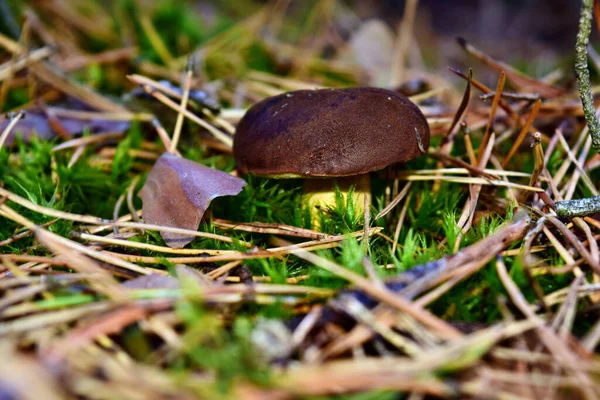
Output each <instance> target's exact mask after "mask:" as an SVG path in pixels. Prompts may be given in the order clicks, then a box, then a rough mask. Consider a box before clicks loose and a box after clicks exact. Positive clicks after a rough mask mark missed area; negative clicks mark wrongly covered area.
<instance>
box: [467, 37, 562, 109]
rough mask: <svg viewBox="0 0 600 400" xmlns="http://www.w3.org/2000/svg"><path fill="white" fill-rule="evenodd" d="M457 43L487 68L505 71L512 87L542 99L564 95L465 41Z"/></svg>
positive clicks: (557, 89)
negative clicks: (537, 95)
mask: <svg viewBox="0 0 600 400" xmlns="http://www.w3.org/2000/svg"><path fill="white" fill-rule="evenodd" d="M458 43H459V44H460V45H461V46H462V47H463V48H464V49H465V50H466V51H467V52H468V53H469V54H471V55H473V56H475V57H476V58H477V59H478V60H480V61H482V62H484V63H485V64H487V65H488V66H490V67H492V68H493V69H495V70H496V71H498V72H501V71H506V74H507V76H508V79H510V80H511V81H512V82H513V84H514V85H516V86H519V87H521V88H523V89H524V90H526V91H531V92H537V93H539V94H540V95H542V96H543V97H550V98H552V97H557V96H560V95H562V94H564V92H563V90H561V89H559V88H556V87H554V86H550V85H546V84H544V83H542V82H540V81H538V80H536V79H533V78H531V77H529V76H527V75H525V74H523V73H521V72H519V71H517V70H516V69H514V68H513V67H511V66H510V65H508V64H505V63H503V62H500V61H497V60H494V59H493V58H492V57H490V56H488V55H487V54H484V53H483V52H481V51H480V50H478V49H477V48H475V47H474V46H472V45H471V44H469V43H468V42H467V41H466V40H465V39H463V38H458Z"/></svg>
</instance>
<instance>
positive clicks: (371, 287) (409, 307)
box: [279, 240, 461, 339]
mask: <svg viewBox="0 0 600 400" xmlns="http://www.w3.org/2000/svg"><path fill="white" fill-rule="evenodd" d="M279 242H280V243H281V244H282V245H283V244H285V242H284V241H283V240H281V241H279ZM290 253H291V254H294V255H296V256H298V257H300V258H302V259H304V260H306V261H309V262H311V263H313V264H315V265H316V266H318V267H321V268H323V269H324V270H326V271H328V272H330V273H332V274H334V275H337V276H339V277H341V278H344V279H346V280H347V281H349V282H350V283H352V284H353V285H354V286H356V288H357V289H360V290H362V291H364V292H365V294H367V295H369V296H371V297H373V298H375V299H377V300H379V301H382V302H384V303H387V304H389V305H390V306H392V307H394V308H397V309H398V310H400V311H403V312H405V313H407V314H408V315H410V316H412V317H413V318H415V319H416V320H417V321H419V322H421V323H422V324H423V325H425V326H427V327H429V328H430V329H432V330H433V331H435V332H436V333H437V334H438V335H439V336H440V337H444V338H446V339H452V338H457V337H460V336H461V333H460V332H459V331H458V330H456V329H455V328H453V327H451V326H450V325H448V324H447V323H446V322H444V321H442V320H440V319H439V318H437V317H436V316H434V315H433V314H431V313H430V312H429V311H427V310H425V309H422V308H420V307H417V306H415V305H414V304H413V303H411V302H409V301H407V300H405V299H403V298H402V297H400V296H398V295H397V294H395V293H393V292H391V291H389V290H387V289H386V288H382V287H379V286H378V285H376V284H374V283H373V282H371V281H370V280H369V279H367V278H364V277H362V276H360V275H357V274H355V273H354V272H352V271H350V270H348V269H346V268H344V267H342V266H340V265H338V264H336V263H334V262H332V261H329V260H327V259H324V258H322V257H319V256H317V255H315V254H312V253H309V252H308V251H307V250H304V249H296V250H293V251H291V252H290Z"/></svg>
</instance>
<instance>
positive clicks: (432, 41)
mask: <svg viewBox="0 0 600 400" xmlns="http://www.w3.org/2000/svg"><path fill="white" fill-rule="evenodd" d="M578 17H579V3H578V2H576V1H561V0H547V1H543V0H526V1H517V0H470V1H468V0H453V1H445V0H421V1H418V0H409V1H407V2H405V1H399V0H396V1H394V0H319V1H315V0H306V1H304V0H303V1H299V0H268V1H267V0H236V1H224V0H213V1H200V0H196V1H192V0H189V1H175V0H112V1H100V0H0V32H2V33H3V34H4V35H6V37H8V38H11V39H12V40H14V41H19V43H21V44H22V45H24V47H27V48H28V49H35V48H39V47H40V46H44V45H46V46H48V48H49V49H52V51H53V54H52V55H50V56H49V60H50V61H52V62H53V63H54V64H55V65H56V66H57V67H59V68H60V69H61V70H63V71H64V72H67V73H69V74H72V76H75V77H76V78H77V79H79V80H82V81H84V82H85V83H86V84H88V85H90V86H91V87H93V88H95V89H98V90H100V91H101V92H103V93H113V94H115V95H121V94H122V93H123V88H125V89H132V88H133V87H134V85H132V84H131V83H130V82H128V81H127V80H126V79H125V76H126V75H127V74H130V73H141V74H144V75H146V76H149V77H152V78H155V79H159V78H160V79H167V80H169V81H170V82H172V83H174V84H179V83H180V82H181V79H182V76H183V75H182V71H183V70H184V67H185V65H186V63H187V61H188V58H189V57H190V56H192V59H193V61H194V66H195V80H194V85H195V87H197V88H200V87H201V88H203V89H205V90H207V91H208V92H212V93H213V94H216V92H217V91H219V93H218V97H219V98H220V100H221V102H225V103H226V104H225V105H227V106H232V107H243V106H244V104H248V103H247V102H246V103H245V101H250V102H252V101H256V100H259V99H260V98H263V97H265V96H268V95H273V94H275V93H277V90H275V89H273V87H270V86H268V85H275V86H277V87H278V88H279V89H287V90H291V89H298V88H303V87H306V85H307V84H309V86H308V87H318V86H320V85H322V86H333V87H339V86H357V85H371V86H379V87H391V88H398V87H400V86H401V85H404V87H402V88H401V91H402V92H404V93H405V94H408V95H414V94H417V93H421V92H424V91H427V90H430V89H432V88H442V87H445V88H450V87H459V85H460V87H462V83H464V79H463V78H460V77H459V76H457V75H456V74H454V73H452V72H451V71H449V70H448V66H451V67H453V68H456V69H459V70H462V71H466V70H467V69H468V68H469V67H472V68H473V70H474V77H475V78H476V79H477V80H479V81H480V82H483V83H484V84H486V85H488V86H490V87H494V86H495V83H496V81H497V79H498V74H499V69H498V68H496V69H494V68H490V65H485V64H484V63H482V62H481V57H480V58H479V59H478V58H477V57H474V56H473V54H469V53H468V52H467V51H465V49H464V48H463V47H461V46H460V45H459V44H458V42H457V37H462V38H464V39H465V40H466V41H467V42H468V43H470V44H472V45H473V46H476V47H477V48H478V49H479V50H480V51H481V52H482V53H484V54H486V55H488V56H491V57H493V58H495V59H496V60H501V61H503V62H505V63H507V64H509V65H511V66H513V67H515V68H516V69H517V70H519V71H521V72H524V73H526V74H528V75H530V76H531V77H533V78H536V79H543V80H544V82H546V83H549V84H555V85H561V86H562V87H565V88H567V89H572V88H574V75H573V72H572V71H573V61H574V43H575V36H576V30H577V23H578ZM403 21H406V23H403ZM23 27H25V29H23ZM594 37H595V32H594V34H593V35H592V43H593V39H594ZM13 54H15V53H14V52H13ZM10 58H11V52H10V51H8V52H5V53H4V54H3V55H2V53H0V61H7V60H10ZM592 72H594V71H592ZM261 73H266V74H272V75H274V76H276V77H285V78H289V79H294V80H296V81H297V82H296V84H292V85H291V86H290V81H287V82H286V85H281V82H279V83H277V82H276V78H275V77H273V76H266V77H265V76H264V75H260V74H261ZM17 77H19V76H17ZM20 77H21V78H22V79H21V80H20V81H19V80H18V79H17V80H16V81H11V85H12V86H13V88H15V89H19V88H22V89H23V91H21V92H19V90H11V91H9V92H8V94H7V95H6V102H4V96H5V94H2V93H0V100H1V101H0V103H1V104H2V108H3V110H4V111H7V110H11V109H14V108H16V107H18V106H19V105H21V104H23V103H25V102H26V101H27V99H28V98H31V96H29V97H28V95H31V93H32V90H33V89H32V88H31V86H28V87H27V88H25V87H24V84H25V83H26V81H25V80H24V79H25V77H24V76H23V75H21V76H20ZM243 79H245V81H244V82H242V81H241V80H243ZM298 82H300V83H298ZM19 85H21V86H19ZM303 85H304V86H303ZM510 85H511V81H510V80H509V82H508V89H511V86H510ZM34 89H35V90H38V93H39V90H41V87H36V88H34ZM512 89H515V87H512ZM517 89H523V87H521V88H517ZM525 89H526V88H525ZM3 91H5V89H3ZM42 91H43V90H42ZM461 91H462V89H461ZM445 95H446V96H447V97H449V98H446V100H447V101H446V102H447V103H448V104H451V105H452V104H454V105H456V102H457V101H459V99H460V94H458V97H457V96H454V97H452V93H451V92H450V93H446V94H445ZM457 98H458V100H457Z"/></svg>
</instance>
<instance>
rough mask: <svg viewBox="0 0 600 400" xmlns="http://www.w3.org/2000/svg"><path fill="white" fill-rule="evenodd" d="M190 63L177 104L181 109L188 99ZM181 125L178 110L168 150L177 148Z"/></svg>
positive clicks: (171, 150) (173, 151) (191, 69)
mask: <svg viewBox="0 0 600 400" xmlns="http://www.w3.org/2000/svg"><path fill="white" fill-rule="evenodd" d="M192 71H193V68H192V64H191V62H190V63H189V65H188V67H187V68H186V73H185V81H184V83H183V85H184V87H183V96H182V97H181V104H180V105H179V106H180V107H181V109H182V110H186V107H187V103H188V99H189V97H190V89H191V84H192ZM182 127H183V114H182V113H181V112H180V113H179V114H177V121H175V128H174V129H173V140H172V141H171V146H170V147H169V152H171V153H173V154H175V150H177V144H178V143H179V137H180V135H181V128H182Z"/></svg>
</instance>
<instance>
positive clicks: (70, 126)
mask: <svg viewBox="0 0 600 400" xmlns="http://www.w3.org/2000/svg"><path fill="white" fill-rule="evenodd" d="M54 122H56V123H58V124H60V127H61V128H62V129H64V131H65V133H66V134H68V135H69V136H77V135H81V134H82V133H83V131H84V130H85V129H87V130H88V131H89V132H90V133H92V134H96V133H106V132H125V131H126V130H127V129H129V127H130V125H131V123H130V122H129V121H111V120H103V119H92V120H83V119H75V118H64V117H54ZM9 123H10V119H9V118H6V117H0V132H2V131H3V130H4V128H6V127H7V126H8V124H9ZM55 128H56V127H53V126H52V121H51V120H50V119H49V118H48V117H47V116H46V115H45V114H44V113H43V112H42V111H39V110H37V109H36V110H27V111H26V112H25V117H24V118H23V119H21V120H20V121H19V122H17V125H16V126H15V128H14V129H13V131H12V132H13V133H11V135H10V136H9V137H8V138H7V140H6V146H11V145H12V144H13V143H14V139H15V137H17V136H20V137H21V140H22V141H23V142H25V143H27V142H29V141H30V140H31V138H32V137H33V136H37V137H39V138H40V139H42V140H50V139H52V138H54V137H55V136H56V132H55Z"/></svg>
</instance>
